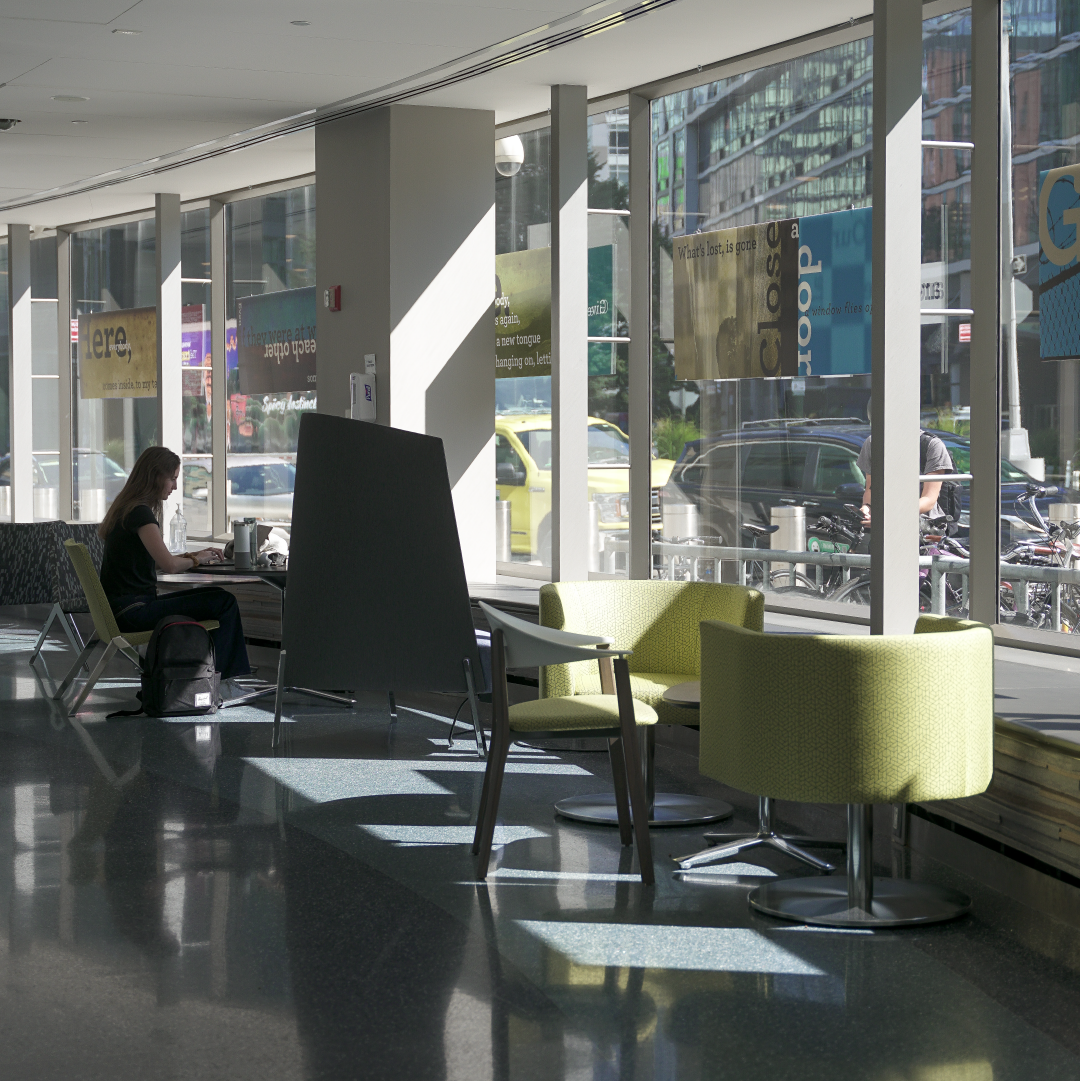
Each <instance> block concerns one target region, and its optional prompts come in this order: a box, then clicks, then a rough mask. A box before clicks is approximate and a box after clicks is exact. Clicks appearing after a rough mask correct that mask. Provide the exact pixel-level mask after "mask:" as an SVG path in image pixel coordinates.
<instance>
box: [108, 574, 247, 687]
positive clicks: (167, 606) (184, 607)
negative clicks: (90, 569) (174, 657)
mask: <svg viewBox="0 0 1080 1081" xmlns="http://www.w3.org/2000/svg"><path fill="white" fill-rule="evenodd" d="M109 603H110V604H111V605H112V610H113V611H114V612H115V613H116V625H117V626H118V627H119V628H120V630H121V631H152V630H153V629H154V627H155V626H156V625H157V621H158V620H159V619H161V617H162V616H191V617H192V619H198V620H203V619H216V620H217V621H218V623H220V624H221V626H220V627H218V629H217V630H216V631H211V632H210V637H211V638H212V639H213V641H214V657H215V660H216V663H217V670H218V671H219V672H220V673H221V678H222V679H231V678H232V677H233V676H243V675H247V673H248V672H250V671H251V665H250V664H248V655H247V646H246V645H245V644H244V628H243V626H242V625H241V623H240V609H239V607H238V606H237V603H236V598H235V597H234V596H233V595H232V594H231V593H226V592H225V590H224V589H219V588H218V587H217V586H201V587H200V588H198V589H186V590H184V591H183V592H182V593H167V594H165V596H163V597H110V598H109Z"/></svg>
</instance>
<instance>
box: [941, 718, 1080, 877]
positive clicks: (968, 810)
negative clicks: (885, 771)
mask: <svg viewBox="0 0 1080 1081" xmlns="http://www.w3.org/2000/svg"><path fill="white" fill-rule="evenodd" d="M922 806H925V807H926V809H927V810H928V811H930V812H932V813H933V814H935V815H940V816H941V817H942V818H946V819H948V820H949V821H952V822H956V823H959V824H960V825H962V826H966V827H968V828H969V829H972V830H975V831H976V832H977V833H981V834H983V835H984V836H986V837H990V838H992V839H993V840H995V841H999V842H1001V843H1002V844H1005V845H1009V846H1011V847H1012V848H1017V849H1019V850H1020V851H1021V852H1026V853H1027V854H1028V855H1030V856H1034V857H1035V858H1036V859H1039V860H1042V861H1043V862H1045V863H1048V864H1050V865H1051V866H1052V867H1056V868H1057V869H1058V870H1061V871H1065V872H1067V873H1068V874H1071V875H1075V876H1077V877H1080V744H1077V743H1074V742H1071V741H1070V740H1066V739H1058V738H1056V737H1055V736H1050V735H1046V734H1044V733H1042V732H1036V731H1034V730H1033V729H1031V728H1028V727H1026V726H1024V725H1022V724H1016V723H1015V722H1013V721H1007V720H1003V719H1002V718H1000V717H997V718H995V720H994V778H993V780H992V781H991V782H990V787H989V788H988V789H987V790H986V791H985V792H984V793H983V794H982V795H981V796H970V797H968V798H967V799H958V800H941V801H938V802H934V803H926V804H923V805H922Z"/></svg>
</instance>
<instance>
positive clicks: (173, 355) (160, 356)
mask: <svg viewBox="0 0 1080 1081" xmlns="http://www.w3.org/2000/svg"><path fill="white" fill-rule="evenodd" d="M154 229H155V234H154V235H155V244H154V252H155V260H154V262H155V267H156V270H157V380H158V396H157V429H158V443H159V444H160V445H161V446H163V447H168V448H169V449H170V450H173V451H175V452H176V453H177V454H181V455H182V454H183V453H184V401H183V394H184V376H183V368H182V364H181V356H180V346H181V337H180V303H181V300H180V196H179V195H173V194H165V193H161V192H159V193H158V194H157V195H155V196H154ZM183 495H184V486H183V484H178V485H177V489H176V491H175V492H174V493H173V495H172V497H171V498H170V499H169V500H168V502H167V503H166V504H165V505H164V506H163V507H162V509H161V519H162V520H161V528H162V531H163V532H164V534H165V539H166V541H168V538H169V523H170V522H171V521H172V519H173V516H174V515H175V513H176V510H177V508H178V507H180V506H182V505H183Z"/></svg>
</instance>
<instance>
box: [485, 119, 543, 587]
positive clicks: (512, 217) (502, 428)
mask: <svg viewBox="0 0 1080 1081" xmlns="http://www.w3.org/2000/svg"><path fill="white" fill-rule="evenodd" d="M511 138H516V139H517V140H520V142H519V143H518V144H517V145H515V146H512V147H510V148H509V149H510V150H511V151H515V152H516V153H514V154H513V155H512V156H513V157H515V158H518V159H519V160H515V161H513V162H511V163H509V164H508V165H504V166H503V169H504V170H505V172H504V171H499V172H498V175H497V176H496V177H495V487H496V494H497V498H498V500H499V513H498V514H497V515H496V523H497V530H498V532H497V536H496V558H497V560H498V561H499V562H501V563H504V564H505V563H509V562H515V563H530V564H533V565H535V566H542V567H550V566H551V540H552V538H551V181H550V169H551V129H550V128H546V127H545V128H539V129H536V130H533V131H528V132H523V133H522V134H521V135H520V136H517V137H511ZM508 141H509V140H508ZM515 165H516V166H517V168H516V169H514V166H515ZM511 169H514V171H513V172H511V171H510V170H511Z"/></svg>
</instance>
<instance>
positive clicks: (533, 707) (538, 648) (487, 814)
mask: <svg viewBox="0 0 1080 1081" xmlns="http://www.w3.org/2000/svg"><path fill="white" fill-rule="evenodd" d="M480 607H481V609H482V610H483V612H484V615H485V616H486V617H487V620H488V623H489V624H490V626H491V662H492V663H491V687H492V715H493V719H492V731H491V747H490V750H489V753H488V763H487V770H486V771H485V773H484V788H483V791H482V793H481V796H480V811H479V814H478V816H477V822H476V836H475V838H474V840H473V848H472V850H473V855H475V856H476V873H477V876H478V877H479V878H481V879H483V878H486V876H487V872H488V864H489V862H490V859H491V843H492V838H493V837H494V834H495V820H496V817H497V816H498V813H499V797H500V795H501V794H502V783H503V776H504V774H505V767H506V756H507V754H508V752H509V750H510V744H511V743H512V742H513V741H514V740H515V739H518V738H526V739H528V740H529V742H530V743H531V742H532V741H534V740H538V739H543V738H551V737H558V738H564V737H565V736H566V734H567V733H568V732H572V733H573V734H574V735H575V736H600V737H603V738H606V739H607V741H608V750H609V753H610V756H611V772H612V775H613V777H614V781H615V803H616V807H617V809H618V817H619V835H620V838H621V840H622V843H623V844H624V845H629V844H631V843H633V840H634V839H635V838H636V840H637V850H638V860H639V862H640V864H641V881H642V882H643V883H644V884H645V885H652V884H653V882H654V880H655V879H654V875H653V863H652V846H651V844H650V841H649V821H648V810H647V806H646V802H645V786H644V783H643V780H642V773H641V762H640V760H639V756H638V744H637V726H638V725H651V724H656V711H655V710H654V709H653V708H652V707H651V706H648V705H646V704H645V703H644V702H639V701H636V700H635V699H634V697H633V695H632V694H631V693H630V672H629V669H628V667H627V663H626V656H627V654H628V653H629V652H630V650H626V649H618V648H616V647H611V648H603V647H605V646H610V639H609V638H605V637H597V636H595V635H587V634H572V633H570V632H568V631H559V630H554V629H553V628H551V627H538V626H536V625H535V624H533V623H527V622H526V621H525V620H523V619H517V618H515V617H514V616H508V615H506V614H505V613H503V612H498V611H496V610H495V609H494V608H491V607H490V606H488V605H486V604H483V603H481V604H480ZM582 660H590V661H591V660H595V661H597V663H598V664H599V666H600V683H601V688H602V690H603V692H604V693H602V694H578V695H573V696H571V697H562V698H539V699H536V700H535V701H531V702H519V703H518V704H517V705H513V706H512V705H510V702H509V697H508V695H507V688H506V670H507V668H532V667H536V666H540V665H545V664H565V663H569V662H571V661H582Z"/></svg>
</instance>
